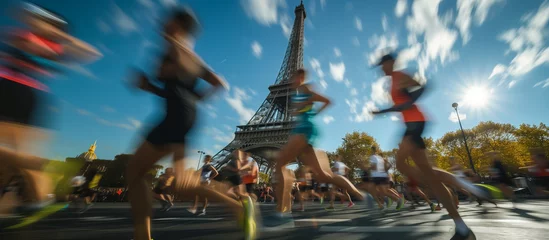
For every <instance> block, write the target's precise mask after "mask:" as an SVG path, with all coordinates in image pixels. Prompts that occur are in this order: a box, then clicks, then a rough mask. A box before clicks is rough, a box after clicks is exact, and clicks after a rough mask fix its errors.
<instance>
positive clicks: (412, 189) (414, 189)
mask: <svg viewBox="0 0 549 240" xmlns="http://www.w3.org/2000/svg"><path fill="white" fill-rule="evenodd" d="M405 192H406V193H407V194H408V195H409V196H410V201H411V205H412V208H414V203H417V201H416V200H415V199H414V197H413V195H412V194H416V195H418V196H419V197H421V198H422V199H423V200H425V202H427V204H429V207H430V208H431V212H434V211H440V210H441V208H440V203H439V205H436V206H435V204H434V203H433V202H431V200H430V199H429V198H428V197H427V195H426V194H425V193H424V192H423V191H422V190H421V188H419V187H418V186H417V183H416V182H415V181H413V180H410V179H407V181H406V191H405ZM418 205H419V204H418Z"/></svg>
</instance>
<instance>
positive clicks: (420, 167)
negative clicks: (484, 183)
mask: <svg viewBox="0 0 549 240" xmlns="http://www.w3.org/2000/svg"><path fill="white" fill-rule="evenodd" d="M394 63H395V58H394V57H393V56H392V55H385V56H383V57H382V58H381V61H380V62H379V65H380V66H381V68H382V70H383V72H384V73H385V74H386V75H387V76H391V77H392V80H391V91H390V94H391V98H392V100H393V102H394V103H395V106H394V107H392V108H390V109H386V110H382V111H376V112H373V114H381V113H385V112H390V111H398V112H401V113H402V117H403V119H404V123H405V125H406V131H405V133H404V137H403V139H402V142H401V143H400V147H399V149H398V152H397V156H396V160H397V169H398V170H399V171H400V172H401V173H403V174H404V175H406V176H409V177H412V178H413V179H415V180H420V181H423V182H425V183H426V184H429V185H430V187H431V189H432V190H433V192H434V193H435V195H436V196H437V198H438V199H440V200H441V202H442V204H444V206H445V207H446V209H447V210H448V213H449V215H450V217H452V219H453V220H454V222H455V224H456V233H455V234H454V236H453V237H452V240H460V239H468V240H472V239H476V237H475V235H474V234H473V232H472V231H471V229H470V228H469V227H468V226H467V225H466V224H465V222H464V221H463V219H462V218H461V216H460V215H459V213H458V212H457V209H456V207H455V205H454V204H453V202H452V197H451V195H450V193H449V192H448V191H447V189H446V188H445V187H444V185H443V184H442V181H443V180H442V179H443V178H445V179H446V180H447V181H454V182H457V179H455V177H454V176H452V175H451V174H449V173H447V172H444V171H441V170H434V169H433V168H432V166H431V165H430V164H429V161H428V159H427V154H426V150H425V142H424V141H423V138H422V134H423V129H424V128H425V122H426V120H427V119H426V118H425V116H424V114H423V113H422V112H421V111H420V110H419V108H418V106H417V105H415V104H414V102H415V100H417V99H418V98H419V95H421V93H422V92H423V89H424V88H420V89H419V90H416V91H414V92H411V91H410V90H409V89H410V88H411V87H418V86H420V84H419V83H418V82H417V81H415V80H414V79H413V78H412V77H410V76H409V75H407V74H405V73H403V72H398V71H394ZM408 157H411V158H412V159H413V161H414V162H415V164H416V166H417V168H415V167H412V166H410V165H408V164H407V163H406V159H407V158H408ZM452 178H453V179H452Z"/></svg>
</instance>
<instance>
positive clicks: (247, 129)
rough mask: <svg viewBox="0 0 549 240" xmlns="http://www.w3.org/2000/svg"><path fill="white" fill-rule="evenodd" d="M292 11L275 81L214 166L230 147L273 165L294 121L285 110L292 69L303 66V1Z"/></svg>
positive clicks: (261, 163) (228, 155)
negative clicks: (290, 30)
mask: <svg viewBox="0 0 549 240" xmlns="http://www.w3.org/2000/svg"><path fill="white" fill-rule="evenodd" d="M294 12H295V20H294V25H293V28H292V33H291V35H290V40H289V43H288V47H287V48H286V54H285V56H284V61H283V62H282V66H281V67H280V71H279V72H278V76H277V77H276V81H275V83H274V84H273V85H271V86H269V95H268V96H267V98H265V100H264V101H263V104H261V107H259V109H258V110H257V111H256V113H255V114H254V116H253V117H252V118H251V119H250V120H249V121H248V123H247V124H246V125H240V126H237V130H236V132H235V138H234V140H233V141H232V142H231V143H229V144H228V145H227V146H226V147H225V148H223V149H222V150H221V151H220V152H218V153H217V154H216V155H214V157H213V162H214V163H216V168H217V169H221V168H222V167H223V166H224V165H225V164H226V163H227V162H229V161H230V160H231V153H232V152H233V151H234V150H236V149H243V150H244V151H247V152H250V153H252V157H253V158H254V159H255V160H256V161H257V163H258V165H259V167H260V168H259V169H260V171H261V172H265V173H266V172H267V171H269V170H270V169H272V167H273V166H274V165H273V158H274V156H275V154H276V152H277V151H278V150H279V149H280V148H281V147H282V146H284V144H286V142H287V141H288V137H289V134H290V131H291V129H292V126H293V123H294V121H293V118H292V115H291V113H290V111H289V104H290V97H291V95H292V94H293V91H292V89H291V87H290V85H291V82H290V77H291V76H292V73H293V72H294V71H296V70H297V69H300V68H303V34H304V33H303V28H304V21H305V18H306V15H307V14H306V13H305V6H304V5H303V1H301V4H300V5H299V6H297V7H296V8H295V11H294ZM220 175H222V174H220Z"/></svg>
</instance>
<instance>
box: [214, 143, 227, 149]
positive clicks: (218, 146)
mask: <svg viewBox="0 0 549 240" xmlns="http://www.w3.org/2000/svg"><path fill="white" fill-rule="evenodd" d="M213 147H214V149H219V150H221V149H223V148H224V147H225V146H222V145H219V144H214V146H213Z"/></svg>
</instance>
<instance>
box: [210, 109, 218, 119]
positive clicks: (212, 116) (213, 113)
mask: <svg viewBox="0 0 549 240" xmlns="http://www.w3.org/2000/svg"><path fill="white" fill-rule="evenodd" d="M208 115H210V117H211V118H217V113H215V112H212V111H208Z"/></svg>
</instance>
